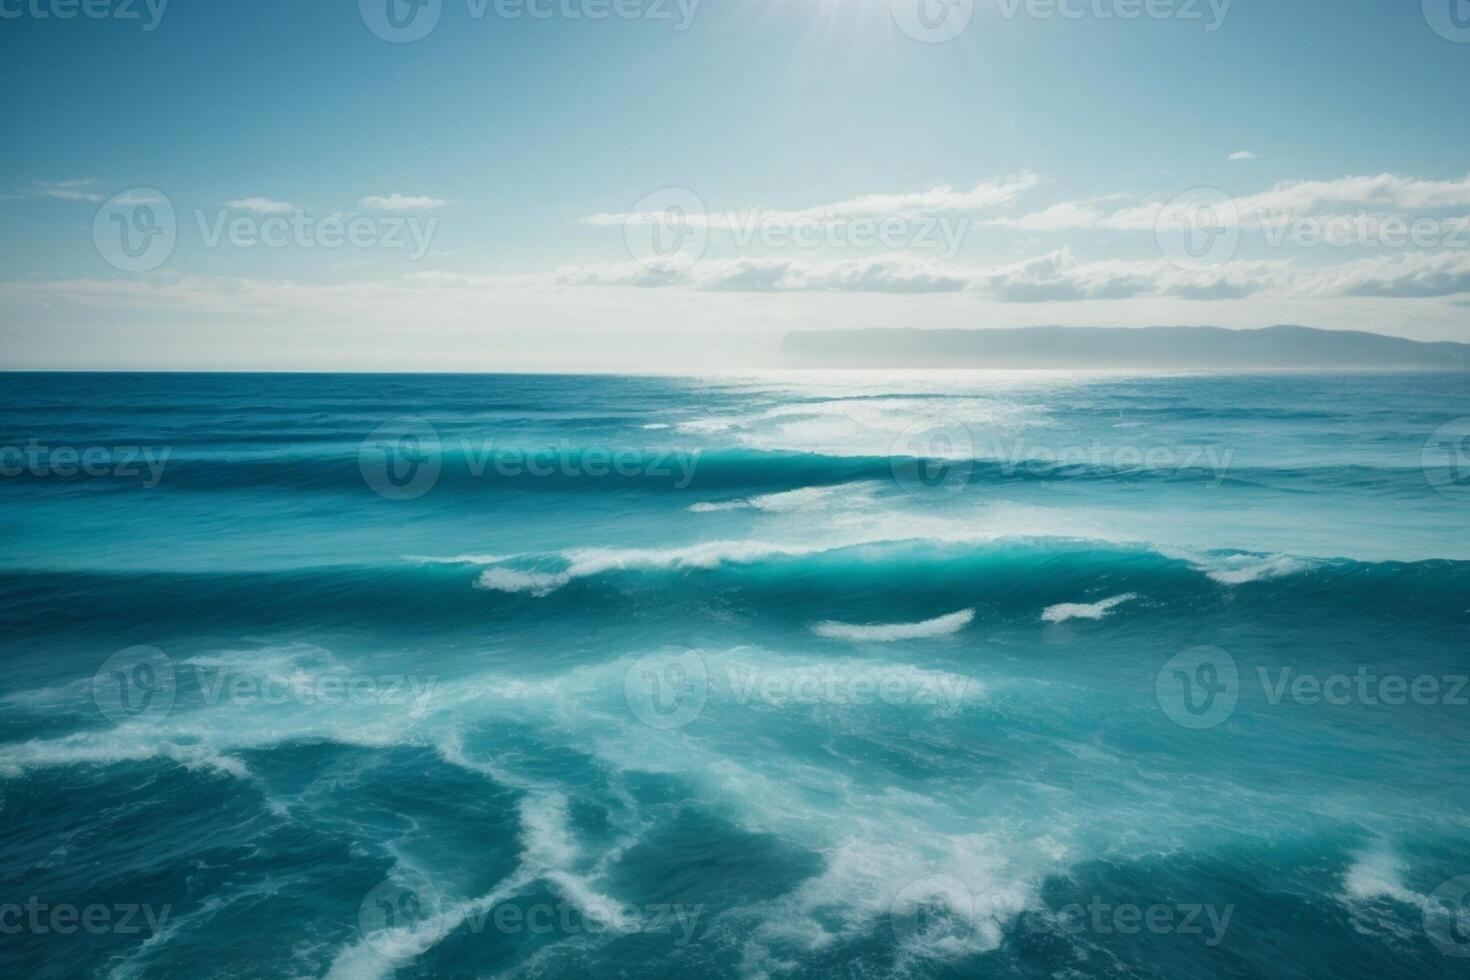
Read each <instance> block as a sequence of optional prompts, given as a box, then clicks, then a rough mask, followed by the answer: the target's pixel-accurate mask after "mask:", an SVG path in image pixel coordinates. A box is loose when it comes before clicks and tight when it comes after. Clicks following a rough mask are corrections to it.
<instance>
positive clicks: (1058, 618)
mask: <svg viewBox="0 0 1470 980" xmlns="http://www.w3.org/2000/svg"><path fill="white" fill-rule="evenodd" d="M1137 598H1138V593H1136V592H1129V593H1127V594H1125V595H1116V596H1113V597H1112V598H1111V599H1104V600H1102V601H1101V602H1091V603H1087V602H1063V603H1060V604H1058V605H1055V606H1048V607H1047V608H1046V609H1045V610H1044V611H1043V612H1042V613H1041V618H1042V621H1043V622H1047V623H1065V622H1066V621H1067V620H1069V619H1102V618H1103V617H1104V616H1106V615H1107V614H1108V613H1110V612H1112V611H1113V610H1114V609H1116V608H1117V607H1118V606H1121V605H1122V604H1123V603H1125V602H1132V601H1133V600H1134V599H1137Z"/></svg>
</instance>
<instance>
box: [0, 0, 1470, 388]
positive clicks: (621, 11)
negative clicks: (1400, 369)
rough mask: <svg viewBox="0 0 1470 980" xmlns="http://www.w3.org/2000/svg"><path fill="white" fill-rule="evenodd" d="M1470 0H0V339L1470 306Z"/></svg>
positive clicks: (263, 347) (25, 341) (643, 347)
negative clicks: (1, 107) (0, 113)
mask: <svg viewBox="0 0 1470 980" xmlns="http://www.w3.org/2000/svg"><path fill="white" fill-rule="evenodd" d="M1467 91H1470V0H1392V2H1389V0H313V2H310V3H306V2H301V0H252V2H250V3H221V2H218V0H0V92H3V96H0V98H3V99H4V103H3V104H4V110H3V116H0V122H3V125H0V368H5V369H191V370H192V369H199V370H425V371H449V370H462V371H497V370H505V371H529V370H577V371H583V370H589V371H597V370H610V371H626V370H679V369H710V368H724V367H769V366H777V365H779V364H780V363H781V351H780V344H781V339H782V337H783V336H784V335H785V333H786V332H787V331H788V330H793V329H803V328H838V327H949V328H953V327H974V328H1000V327H1013V326H1028V325H1038V324H1064V325H1076V326H1150V325H1177V324H1209V325H1218V326H1225V327H1233V328H1250V327H1264V326H1270V325H1273V324H1280V323H1293V324H1302V325H1306V326H1314V327H1324V328H1336V329H1355V330H1369V331H1377V332H1382V333H1387V334H1393V335H1397V336H1402V337H1409V338H1414V339H1421V340H1460V341H1467V342H1470V99H1467V98H1466V96H1465V93H1466V92H1467Z"/></svg>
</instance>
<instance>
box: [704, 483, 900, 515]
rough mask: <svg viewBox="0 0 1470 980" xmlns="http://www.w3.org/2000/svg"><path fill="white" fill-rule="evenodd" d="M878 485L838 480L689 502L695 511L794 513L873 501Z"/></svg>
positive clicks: (865, 504)
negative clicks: (777, 491)
mask: <svg viewBox="0 0 1470 980" xmlns="http://www.w3.org/2000/svg"><path fill="white" fill-rule="evenodd" d="M877 489H878V485H877V484H874V483H871V482H863V483H839V484H837V485H835V486H827V487H800V488H798V489H796V490H786V491H783V492H781V493H766V494H761V495H759V496H755V497H749V498H742V499H739V500H720V501H714V502H710V503H698V504H694V505H692V506H691V507H690V508H689V510H690V512H691V513H694V514H709V513H714V512H718V511H726V510H756V511H761V512H762V513H766V514H797V513H810V512H813V511H827V510H833V509H839V508H854V507H868V506H871V505H872V504H873V503H874V502H875V501H874V497H873V494H874V492H875V491H876V490H877Z"/></svg>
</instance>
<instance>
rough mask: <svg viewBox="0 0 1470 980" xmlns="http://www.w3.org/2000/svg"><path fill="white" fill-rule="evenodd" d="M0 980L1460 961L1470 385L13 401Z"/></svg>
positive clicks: (235, 391) (1114, 380) (3, 444)
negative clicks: (23, 979) (18, 979)
mask: <svg viewBox="0 0 1470 980" xmlns="http://www.w3.org/2000/svg"><path fill="white" fill-rule="evenodd" d="M0 513H3V515H4V517H3V531H4V538H3V540H4V547H3V548H0V609H3V624H4V628H3V630H0V664H3V665H4V671H3V674H0V975H4V976H13V977H28V978H29V977H35V978H42V977H47V978H49V977H55V978H68V980H70V978H76V977H107V978H155V977H164V978H173V977H179V978H190V980H198V978H254V977H262V978H280V977H329V978H334V980H335V978H370V977H383V978H386V977H396V978H429V977H446V978H461V977H463V978H471V977H474V978H479V977H527V978H531V977H535V978H586V977H594V978H604V977H627V978H645V977H646V978H657V977H668V978H680V980H689V978H704V977H710V978H724V977H729V978H759V977H769V978H818V977H822V978H825V977H843V978H884V977H911V978H950V977H956V978H957V977H965V978H971V977H1019V978H1043V977H1045V978H1144V977H1148V978H1153V977H1157V978H1170V980H1174V978H1210V977H1222V978H1224V977H1229V978H1247V977H1250V978H1254V977H1260V978H1283V977H1311V978H1364V980H1386V978H1435V977H1446V978H1447V977H1465V976H1467V975H1470V901H1467V896H1470V686H1467V684H1466V675H1467V674H1470V645H1467V640H1470V520H1467V517H1470V380H1467V376H1466V375H1464V374H1455V375H1448V374H1447V375H1402V374H1382V375H1351V376H1349V375H1312V376H1304V375H1287V374H1281V375H1264V376H1208V375H1138V374H1125V373H1085V372H908V373H905V372H843V373H823V372H811V373H782V372H773V373H765V374H735V373H730V374H723V375H716V376H705V377H663V376H657V377H653V376H648V377H645V376H638V377H617V376H549V375H547V376H533V375H504V376H495V375H475V376H470V375H461V376H444V375H438V376H405V375H249V374H238V375H232V374H198V375H182V374H172V375H170V374H116V375H101V374H9V375H0Z"/></svg>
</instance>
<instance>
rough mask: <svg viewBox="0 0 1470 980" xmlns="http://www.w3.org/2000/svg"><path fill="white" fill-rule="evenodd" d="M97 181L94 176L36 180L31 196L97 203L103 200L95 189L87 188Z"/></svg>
mask: <svg viewBox="0 0 1470 980" xmlns="http://www.w3.org/2000/svg"><path fill="white" fill-rule="evenodd" d="M95 183H97V178H96V177H85V178H82V179H80V180H57V181H48V180H37V181H33V185H34V186H33V188H32V196H34V197H49V198H53V199H55V200H58V201H91V202H92V203H94V204H95V203H97V202H99V201H102V200H105V198H103V196H102V195H101V194H98V193H97V192H96V191H91V190H87V188H89V187H91V186H92V185H93V184H95Z"/></svg>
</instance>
